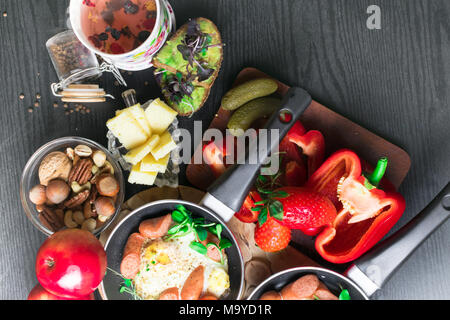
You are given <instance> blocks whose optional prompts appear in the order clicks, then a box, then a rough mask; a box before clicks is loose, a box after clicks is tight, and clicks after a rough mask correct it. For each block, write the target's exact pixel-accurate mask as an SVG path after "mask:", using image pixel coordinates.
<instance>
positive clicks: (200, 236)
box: [164, 205, 233, 264]
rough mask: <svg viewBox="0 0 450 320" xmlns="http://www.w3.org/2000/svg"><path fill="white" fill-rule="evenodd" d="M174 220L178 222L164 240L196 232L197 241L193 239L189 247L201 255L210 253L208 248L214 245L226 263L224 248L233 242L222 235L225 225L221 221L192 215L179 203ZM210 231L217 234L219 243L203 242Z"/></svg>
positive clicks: (174, 213)
mask: <svg viewBox="0 0 450 320" xmlns="http://www.w3.org/2000/svg"><path fill="white" fill-rule="evenodd" d="M172 220H173V221H174V222H175V223H176V224H175V225H174V226H173V227H171V228H170V229H169V231H168V232H167V236H166V237H165V238H164V240H166V241H168V240H171V239H174V238H179V237H184V236H186V235H188V234H190V233H191V232H193V233H194V234H195V238H196V241H192V242H191V244H190V245H189V247H190V248H191V249H192V250H194V251H196V252H197V253H199V254H201V255H205V256H206V255H207V254H208V248H209V247H211V246H213V247H215V248H217V250H218V251H219V253H220V261H221V263H222V264H223V263H224V257H223V253H222V250H225V249H227V248H230V247H231V246H232V245H233V243H232V242H231V241H230V240H229V239H227V238H223V237H222V231H223V226H222V225H221V224H220V223H207V222H205V218H203V217H196V218H193V217H192V213H191V212H190V211H189V210H188V209H186V207H184V206H183V205H178V206H176V207H175V210H174V211H173V212H172ZM208 231H209V232H211V233H212V234H214V235H215V236H217V238H218V239H219V244H218V245H217V244H215V243H212V242H209V243H207V244H206V245H204V244H203V243H202V242H203V241H205V240H206V239H207V238H208Z"/></svg>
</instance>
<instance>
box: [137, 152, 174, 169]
mask: <svg viewBox="0 0 450 320" xmlns="http://www.w3.org/2000/svg"><path fill="white" fill-rule="evenodd" d="M169 159H170V154H168V155H166V156H165V157H164V158H161V159H159V160H156V159H155V157H153V155H152V154H151V153H149V154H148V155H147V156H146V157H145V158H144V159H142V162H141V171H142V172H161V173H164V172H166V170H167V165H168V164H169Z"/></svg>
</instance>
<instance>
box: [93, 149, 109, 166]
mask: <svg viewBox="0 0 450 320" xmlns="http://www.w3.org/2000/svg"><path fill="white" fill-rule="evenodd" d="M92 160H94V163H95V165H96V166H97V167H99V168H101V167H103V166H104V165H105V162H106V154H105V153H104V152H103V151H101V150H97V151H95V152H94V154H93V155H92Z"/></svg>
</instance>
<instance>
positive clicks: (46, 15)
mask: <svg viewBox="0 0 450 320" xmlns="http://www.w3.org/2000/svg"><path fill="white" fill-rule="evenodd" d="M68 2H69V1H61V0H46V1H44V0H21V1H17V0H0V12H2V15H1V16H0V66H1V72H0V105H1V109H0V110H1V111H0V137H1V141H0V288H1V289H2V290H0V299H24V298H26V297H27V294H28V292H29V291H30V290H31V288H32V287H33V286H34V285H35V284H36V282H37V280H36V277H35V273H34V262H35V255H36V252H37V250H38V248H39V246H40V245H41V243H42V242H43V241H44V239H45V237H44V235H42V234H41V233H40V232H39V231H38V230H36V229H35V228H34V227H33V226H32V224H31V223H30V222H29V221H28V219H27V218H26V216H25V214H24V212H23V210H22V206H21V203H20V199H19V181H20V176H21V173H22V169H23V167H24V165H25V163H26V162H27V160H28V158H29V157H30V156H31V155H32V154H33V152H34V151H35V150H36V149H37V148H38V147H39V146H41V145H42V144H44V143H46V142H48V141H49V140H52V139H54V138H58V137H63V136H68V135H78V136H83V137H87V138H90V139H93V140H96V141H98V142H100V143H102V144H106V137H105V135H106V126H105V122H106V120H107V119H109V118H110V117H112V116H113V114H114V111H115V110H116V109H118V108H121V107H122V103H121V101H119V100H117V101H113V102H108V103H104V104H95V105H92V106H91V109H92V112H91V113H90V114H81V113H78V112H74V113H72V114H70V115H65V109H64V108H63V107H62V104H60V106H59V107H58V108H54V107H53V103H54V101H56V99H55V98H54V97H53V96H52V95H51V93H50V89H49V84H50V83H51V82H54V81H56V80H57V78H56V74H55V72H54V70H53V67H52V65H51V63H50V60H49V57H48V54H47V51H46V48H45V42H46V40H47V39H48V38H50V37H51V36H53V35H54V34H56V33H58V32H60V31H62V30H63V29H65V23H66V8H67V6H68ZM171 3H172V5H173V7H174V10H175V13H176V17H177V20H178V24H179V25H181V24H182V23H184V22H185V21H187V19H188V18H189V17H195V16H204V17H207V18H210V19H212V20H213V21H215V22H216V23H217V25H218V27H219V29H220V30H221V32H222V36H223V39H224V41H225V42H226V44H227V46H226V47H225V60H224V64H223V69H222V72H221V73H220V76H219V78H218V81H217V82H216V84H215V86H214V89H213V91H212V94H211V96H210V98H209V100H208V102H207V103H206V105H205V106H204V107H203V109H202V110H201V111H200V112H198V113H197V114H196V115H195V116H194V117H193V118H192V119H182V120H181V125H182V127H184V128H187V129H192V128H193V121H194V120H201V121H203V126H204V127H207V126H208V124H209V122H210V121H211V119H212V118H213V116H214V113H215V111H216V109H217V108H218V106H219V101H220V98H221V96H222V95H223V94H224V92H225V91H226V90H227V89H229V88H230V85H231V83H232V81H233V79H234V77H235V76H236V74H237V73H238V72H239V71H240V70H241V69H242V68H244V67H247V66H253V67H257V68H259V69H261V70H263V71H265V72H266V73H268V74H271V75H273V76H274V77H277V78H279V79H280V80H282V81H283V82H285V83H287V84H290V85H298V86H301V87H303V88H305V89H307V90H309V92H310V93H311V94H312V96H313V97H314V98H315V99H316V100H318V101H319V102H321V103H323V104H325V105H327V106H329V107H332V108H333V109H334V110H336V111H337V112H339V113H341V114H343V115H344V116H347V117H348V118H350V119H352V120H354V121H355V122H357V123H360V124H361V125H363V126H364V127H366V128H368V129H369V130H372V131H374V132H375V133H377V134H379V135H381V136H382V137H385V138H386V139H388V140H390V141H392V142H394V143H396V144H398V145H399V146H401V147H403V148H404V149H405V150H407V151H408V152H409V154H410V155H411V158H412V168H411V171H410V174H409V175H408V177H407V179H406V180H405V182H404V183H403V185H402V187H401V189H400V191H401V192H402V193H403V195H404V196H405V198H406V201H407V210H406V212H405V214H404V216H403V218H402V219H401V221H400V222H399V224H398V226H400V225H403V224H404V223H405V222H407V221H408V220H409V219H410V218H411V217H413V216H414V215H415V214H416V213H417V212H419V211H420V210H421V209H422V208H423V207H424V206H425V205H426V204H427V203H428V202H429V201H430V200H431V199H432V198H433V197H434V195H435V194H437V192H438V191H440V190H441V188H442V187H443V186H444V185H445V184H447V182H448V181H449V178H450V129H449V128H450V90H449V89H450V2H448V1H446V0H442V1H437V0H421V1H419V0H417V1H416V0H402V1H400V0H399V1H390V0H376V1H365V0H328V1H325V0H320V1H315V0H303V1H300V0H298V1H288V0H283V1H281V0H280V1H275V0H253V1H250V0H223V1H218V0H214V1H212V0H203V1H201V0H172V1H171ZM370 4H377V5H379V6H380V8H381V27H382V29H381V30H369V29H368V28H367V27H366V19H367V18H368V16H369V15H368V14H367V13H366V10H367V7H368V6H369V5H370ZM3 12H6V13H7V15H6V17H5V16H4V14H3ZM124 77H125V79H126V80H127V82H128V84H129V86H130V87H132V88H135V89H136V91H137V93H138V97H139V100H140V101H146V99H149V98H151V97H155V96H158V95H159V90H158V88H157V87H156V85H155V83H154V81H153V78H152V73H151V71H150V70H147V71H142V72H134V73H132V74H128V73H126V72H125V73H124ZM145 81H148V85H145ZM101 85H102V86H103V87H104V88H106V89H107V91H108V92H110V93H112V94H114V95H116V96H120V93H121V92H122V91H123V90H124V88H121V87H118V86H116V85H115V84H114V79H113V78H112V76H110V75H105V76H104V77H103V78H102V79H101ZM21 93H23V94H24V95H25V97H24V99H23V100H21V99H20V98H19V96H20V94H21ZM37 93H39V94H40V95H41V99H40V106H39V107H37V108H35V107H33V105H34V102H35V100H36V97H35V96H36V94H37ZM30 107H31V108H33V112H32V113H29V112H28V109H29V108H30ZM181 182H182V183H187V181H186V179H185V176H184V174H182V175H181ZM141 189H143V188H139V187H130V186H127V195H128V196H130V195H132V194H134V193H135V192H137V191H139V190H141ZM398 226H397V228H398ZM449 244H450V224H449V223H447V224H445V225H444V226H443V227H442V228H441V229H440V230H438V231H437V232H436V233H435V234H434V235H433V236H432V237H431V238H430V239H429V240H428V241H427V242H426V243H425V244H424V245H423V246H422V247H421V248H420V249H419V250H418V251H417V252H416V253H415V255H414V256H413V257H412V258H411V259H410V260H409V261H408V262H407V263H405V264H404V266H403V268H402V269H401V270H400V271H399V272H397V273H396V274H395V275H394V276H393V278H392V279H391V281H390V282H389V283H388V285H386V287H385V288H383V290H382V291H381V292H379V293H378V294H376V296H375V298H379V299H442V298H443V299H450V276H449V273H448V271H449V265H450V251H449V250H448V248H449Z"/></svg>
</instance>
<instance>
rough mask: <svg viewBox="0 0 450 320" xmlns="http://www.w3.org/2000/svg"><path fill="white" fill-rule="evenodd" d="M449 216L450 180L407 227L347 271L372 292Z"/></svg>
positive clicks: (366, 290) (352, 277)
mask: <svg viewBox="0 0 450 320" xmlns="http://www.w3.org/2000/svg"><path fill="white" fill-rule="evenodd" d="M449 217H450V183H449V184H447V186H446V187H445V188H444V189H443V190H442V191H441V192H440V193H439V194H438V195H437V196H436V198H434V200H433V201H432V202H431V203H430V204H429V205H428V206H427V207H426V208H425V209H423V210H422V212H420V213H419V214H418V215H417V216H416V217H414V218H413V219H412V220H411V221H410V222H408V223H407V224H406V225H405V226H404V227H402V228H401V229H400V230H398V231H397V232H396V233H395V234H393V235H392V236H390V237H389V238H387V239H386V240H384V241H383V242H381V243H380V244H379V245H377V246H375V247H374V248H373V249H372V250H371V251H370V252H369V253H367V254H365V255H364V256H362V257H361V258H360V259H358V260H357V261H356V262H355V263H354V264H353V265H351V266H350V268H349V269H348V270H347V272H346V275H347V276H348V277H349V278H351V279H352V280H353V281H355V282H356V283H357V284H358V285H359V286H360V287H361V288H362V289H363V290H364V291H365V292H366V293H367V295H369V296H370V295H372V294H373V293H374V292H375V291H376V290H378V289H380V288H381V287H382V286H383V285H384V283H385V282H387V281H388V280H389V278H390V277H391V276H392V274H393V273H394V272H395V271H396V270H397V269H398V268H399V267H400V266H401V265H402V264H403V263H404V262H405V261H406V260H407V259H408V258H409V256H410V255H411V254H412V253H413V252H414V251H415V250H416V249H417V248H418V247H419V246H420V245H421V244H422V243H423V242H424V241H425V240H426V239H427V238H428V237H429V236H430V235H431V234H432V233H433V232H434V231H435V230H436V229H437V228H438V227H439V226H440V225H441V224H443V223H444V222H445V221H446V220H447V219H448V218H449Z"/></svg>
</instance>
